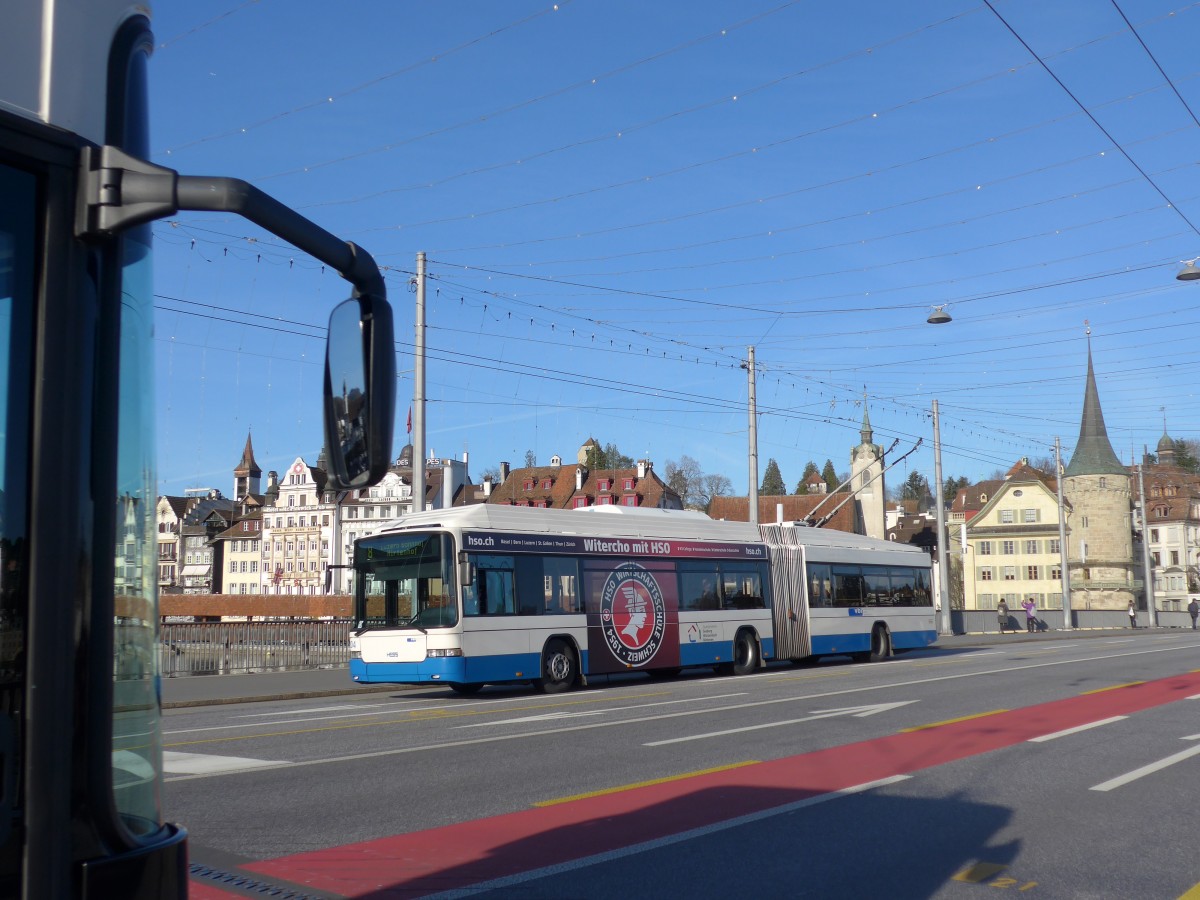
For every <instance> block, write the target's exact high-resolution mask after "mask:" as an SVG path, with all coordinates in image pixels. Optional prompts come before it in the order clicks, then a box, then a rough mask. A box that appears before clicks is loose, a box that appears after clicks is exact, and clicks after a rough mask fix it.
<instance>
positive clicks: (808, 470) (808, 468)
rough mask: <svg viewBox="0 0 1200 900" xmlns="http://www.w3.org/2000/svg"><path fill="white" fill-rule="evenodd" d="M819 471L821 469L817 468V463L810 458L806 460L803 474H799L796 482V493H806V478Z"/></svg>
mask: <svg viewBox="0 0 1200 900" xmlns="http://www.w3.org/2000/svg"><path fill="white" fill-rule="evenodd" d="M819 471H821V470H820V469H818V468H817V464H816V463H815V462H813V461H812V460H811V459H810V460H809V461H808V463H807V464H805V466H804V474H803V475H801V476H800V480H799V481H798V482H796V493H797V494H807V493H808V479H809V478H811V477H812V476H813V475H816V474H817V473H818V472H819Z"/></svg>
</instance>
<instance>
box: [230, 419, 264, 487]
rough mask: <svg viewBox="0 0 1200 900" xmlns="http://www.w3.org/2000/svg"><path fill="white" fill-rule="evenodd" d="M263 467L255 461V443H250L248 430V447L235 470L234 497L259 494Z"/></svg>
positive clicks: (243, 451)
mask: <svg viewBox="0 0 1200 900" xmlns="http://www.w3.org/2000/svg"><path fill="white" fill-rule="evenodd" d="M261 478H262V469H260V468H259V467H258V463H257V462H255V461H254V445H253V444H251V443H250V432H248V431H247V432H246V447H245V449H243V450H242V459H241V462H239V463H238V464H237V468H235V469H234V470H233V497H234V499H235V500H244V499H245V498H246V495H247V494H257V493H258V485H259V480H260V479H261Z"/></svg>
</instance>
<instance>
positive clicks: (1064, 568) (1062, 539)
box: [1054, 438, 1074, 631]
mask: <svg viewBox="0 0 1200 900" xmlns="http://www.w3.org/2000/svg"><path fill="white" fill-rule="evenodd" d="M1062 479H1063V464H1062V443H1061V442H1060V441H1059V439H1058V438H1055V439H1054V480H1055V482H1056V483H1057V484H1058V557H1059V562H1058V567H1059V570H1060V571H1061V572H1062V598H1063V631H1070V630H1071V629H1072V628H1073V627H1074V625H1073V624H1072V622H1071V619H1072V618H1073V614H1072V610H1071V567H1070V564H1069V562H1068V557H1067V513H1066V510H1065V509H1064V507H1063V492H1062V487H1063V486H1062Z"/></svg>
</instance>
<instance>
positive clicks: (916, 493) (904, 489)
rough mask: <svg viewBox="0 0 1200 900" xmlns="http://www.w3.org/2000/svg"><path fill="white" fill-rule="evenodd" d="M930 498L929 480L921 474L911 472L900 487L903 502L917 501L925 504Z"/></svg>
mask: <svg viewBox="0 0 1200 900" xmlns="http://www.w3.org/2000/svg"><path fill="white" fill-rule="evenodd" d="M928 496H929V480H928V479H927V478H926V477H925V476H924V475H922V474H921V473H920V472H910V473H909V474H908V478H906V479H905V480H904V484H902V485H901V486H900V499H901V500H916V501H917V502H919V503H924V502H925V499H926V498H927V497H928Z"/></svg>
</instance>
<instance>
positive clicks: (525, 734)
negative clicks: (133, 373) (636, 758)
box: [169, 646, 1192, 781]
mask: <svg viewBox="0 0 1200 900" xmlns="http://www.w3.org/2000/svg"><path fill="white" fill-rule="evenodd" d="M1191 649H1192V648H1191V647H1190V646H1184V647H1160V648H1157V649H1152V650H1131V651H1130V652H1128V653H1108V654H1104V655H1103V656H1086V657H1079V658H1078V659H1054V660H1049V661H1047V662H1040V663H1026V664H1024V665H1020V666H1008V667H1005V668H1000V669H983V670H980V671H978V672H960V673H957V674H950V675H934V676H933V677H931V678H914V679H912V680H909V681H889V682H886V683H884V684H872V685H865V686H862V687H852V688H843V689H841V690H838V691H825V692H824V693H820V694H802V695H800V696H796V697H781V698H778V699H775V700H758V701H756V702H754V703H740V704H738V705H737V706H714V707H711V708H708V709H693V710H684V711H682V712H669V713H659V714H658V715H654V716H640V717H635V718H631V719H615V720H613V721H611V722H587V723H583V724H579V725H567V726H565V727H562V728H547V729H542V730H541V731H521V732H517V733H515V734H493V735H489V736H487V737H480V738H469V739H463V740H457V741H442V742H424V743H421V744H417V745H415V746H412V747H396V748H393V749H389V750H373V751H370V752H368V753H348V754H345V755H343V756H329V757H324V758H322V759H310V760H305V761H303V762H294V763H281V764H280V768H284V767H288V766H291V767H300V766H323V765H326V764H328V763H343V762H357V761H359V760H364V759H381V758H384V757H388V756H401V755H403V754H407V753H425V752H430V751H433V752H436V751H438V750H445V749H449V748H451V747H469V746H472V745H474V744H488V743H494V742H496V741H517V740H524V739H526V738H536V737H547V736H551V735H554V736H557V735H561V734H567V733H569V732H572V731H589V730H591V729H593V728H612V727H614V726H618V725H637V724H639V723H641V722H651V721H658V720H660V719H674V718H678V717H680V716H699V715H706V714H708V713H714V712H727V711H731V710H743V709H750V708H753V707H756V706H769V705H772V704H775V703H794V702H796V701H798V700H817V701H820V700H824V699H825V698H827V697H838V696H841V695H843V694H861V693H865V692H867V691H881V690H891V689H893V688H898V687H909V686H911V685H916V684H936V683H937V682H939V681H950V680H951V679H955V678H986V677H988V676H990V675H1003V674H1005V673H1008V672H1020V671H1022V670H1025V669H1046V668H1049V667H1051V666H1070V665H1075V664H1077V663H1085V662H1096V661H1097V660H1102V659H1121V658H1122V657H1126V656H1142V655H1145V654H1148V653H1172V652H1174V651H1176V650H1191ZM710 684H711V682H710ZM526 699H528V698H526ZM205 777H208V776H205V775H180V776H176V777H174V778H171V779H169V780H170V781H187V780H191V779H193V778H205Z"/></svg>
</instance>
